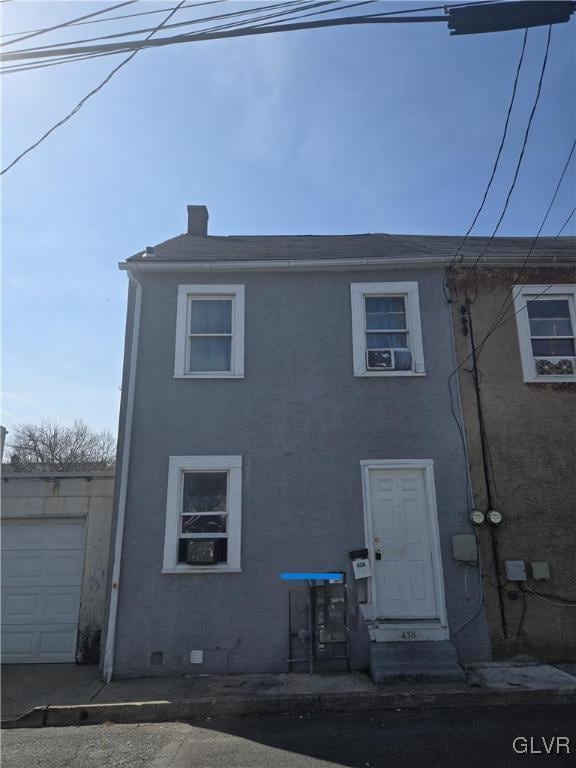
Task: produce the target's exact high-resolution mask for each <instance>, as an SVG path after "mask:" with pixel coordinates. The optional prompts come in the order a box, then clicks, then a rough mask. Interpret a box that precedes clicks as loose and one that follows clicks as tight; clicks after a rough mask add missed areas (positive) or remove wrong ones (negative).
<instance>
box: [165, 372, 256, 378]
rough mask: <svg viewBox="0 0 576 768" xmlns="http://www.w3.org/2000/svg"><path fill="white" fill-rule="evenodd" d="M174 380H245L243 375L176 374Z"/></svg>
mask: <svg viewBox="0 0 576 768" xmlns="http://www.w3.org/2000/svg"><path fill="white" fill-rule="evenodd" d="M172 378H174V379H243V378H244V374H243V373H175V374H174V376H173V377H172Z"/></svg>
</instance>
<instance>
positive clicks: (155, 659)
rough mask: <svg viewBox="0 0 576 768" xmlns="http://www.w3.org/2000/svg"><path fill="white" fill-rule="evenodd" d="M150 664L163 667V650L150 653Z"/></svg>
mask: <svg viewBox="0 0 576 768" xmlns="http://www.w3.org/2000/svg"><path fill="white" fill-rule="evenodd" d="M150 664H151V665H152V666H153V667H161V666H162V651H153V652H152V653H151V654H150Z"/></svg>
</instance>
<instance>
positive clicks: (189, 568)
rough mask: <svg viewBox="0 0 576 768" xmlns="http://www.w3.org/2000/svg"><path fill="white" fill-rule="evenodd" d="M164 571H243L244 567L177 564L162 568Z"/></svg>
mask: <svg viewBox="0 0 576 768" xmlns="http://www.w3.org/2000/svg"><path fill="white" fill-rule="evenodd" d="M162 573H242V568H229V567H228V566H224V567H222V566H214V565H175V566H174V567H173V568H162Z"/></svg>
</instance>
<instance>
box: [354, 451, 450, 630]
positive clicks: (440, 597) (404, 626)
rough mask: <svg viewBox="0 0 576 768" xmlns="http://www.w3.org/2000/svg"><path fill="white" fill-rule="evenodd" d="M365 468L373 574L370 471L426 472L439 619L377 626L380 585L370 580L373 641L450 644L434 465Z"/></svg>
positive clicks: (390, 463)
mask: <svg viewBox="0 0 576 768" xmlns="http://www.w3.org/2000/svg"><path fill="white" fill-rule="evenodd" d="M360 466H361V468H362V495H363V507H364V532H365V537H366V548H367V549H368V557H369V558H370V564H371V571H372V573H373V574H374V573H375V572H376V571H375V563H374V534H373V531H372V509H371V495H370V471H371V470H376V469H423V470H424V489H425V500H426V509H427V511H428V519H429V529H430V549H431V554H432V569H433V573H434V594H435V597H436V607H437V611H438V617H437V618H436V619H430V620H418V619H416V620H411V619H406V620H405V621H398V620H394V621H390V623H386V624H383V623H381V622H379V623H378V624H376V622H375V616H374V606H375V605H376V593H377V589H378V587H377V584H376V579H375V578H373V577H372V578H369V579H368V603H367V604H366V605H365V606H363V613H364V618H365V619H366V624H367V628H368V632H369V634H370V639H371V640H376V641H378V642H401V641H404V640H408V641H414V640H447V639H448V636H449V631H448V615H447V611H446V599H445V593H444V577H443V573H442V553H441V549H440V533H439V529H438V512H437V509H436V489H435V485H434V461H433V460H432V459H367V460H365V461H361V462H360Z"/></svg>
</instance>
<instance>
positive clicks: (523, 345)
mask: <svg viewBox="0 0 576 768" xmlns="http://www.w3.org/2000/svg"><path fill="white" fill-rule="evenodd" d="M513 295H514V310H515V313H516V323H517V327H518V341H519V345H520V357H521V360H522V371H523V375H524V381H525V382H562V381H576V338H575V328H576V286H575V285H548V286H547V285H522V286H515V288H514V291H513Z"/></svg>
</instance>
